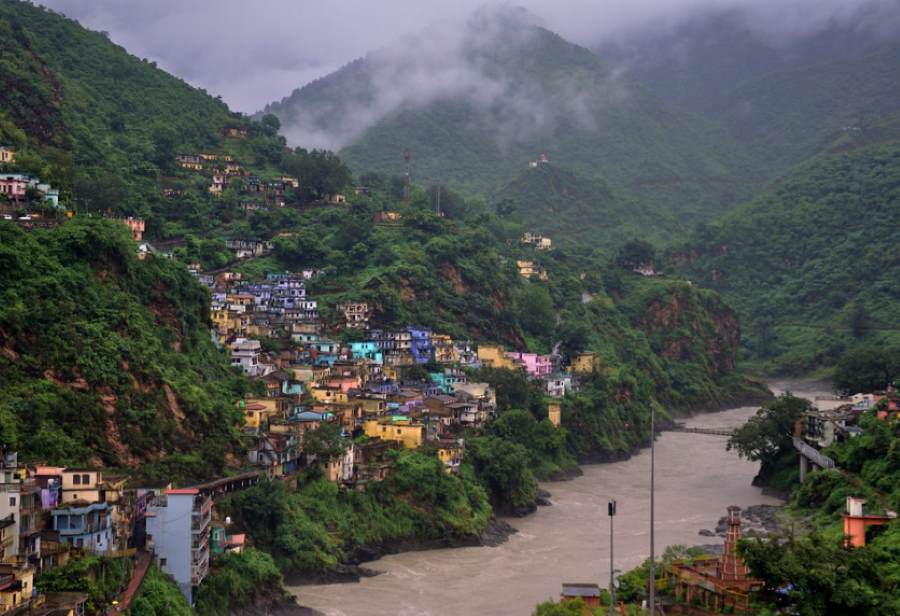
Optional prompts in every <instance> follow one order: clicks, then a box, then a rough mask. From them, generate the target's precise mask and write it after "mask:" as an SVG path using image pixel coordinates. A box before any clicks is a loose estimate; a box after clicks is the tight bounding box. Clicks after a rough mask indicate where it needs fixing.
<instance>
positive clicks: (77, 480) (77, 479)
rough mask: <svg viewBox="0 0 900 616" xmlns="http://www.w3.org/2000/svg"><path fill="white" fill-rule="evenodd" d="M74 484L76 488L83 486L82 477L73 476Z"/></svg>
mask: <svg viewBox="0 0 900 616" xmlns="http://www.w3.org/2000/svg"><path fill="white" fill-rule="evenodd" d="M72 483H74V484H75V485H76V486H80V485H81V475H75V476H73V477H72Z"/></svg>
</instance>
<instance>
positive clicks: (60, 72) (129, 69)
mask: <svg viewBox="0 0 900 616" xmlns="http://www.w3.org/2000/svg"><path fill="white" fill-rule="evenodd" d="M228 129H233V131H232V132H231V133H229V132H228ZM276 130H277V127H272V126H267V125H262V124H260V123H252V122H250V121H248V120H247V119H245V118H243V117H242V116H241V114H236V113H232V112H231V111H230V110H229V109H228V107H227V106H226V105H225V104H224V103H223V102H222V101H221V100H219V99H218V98H213V97H212V96H210V95H208V94H207V93H206V92H205V91H203V90H200V89H197V88H194V87H192V86H190V85H188V84H187V83H185V82H184V81H182V80H180V79H178V78H176V77H174V76H172V75H170V74H168V73H166V72H164V71H162V70H160V69H158V68H156V66H155V64H154V63H153V62H149V61H147V60H141V59H139V58H136V57H134V56H132V55H130V54H129V53H128V52H127V51H126V50H125V49H123V48H122V47H120V46H118V45H115V44H114V43H112V42H111V41H109V40H108V39H107V38H106V36H104V35H103V34H102V33H99V32H92V31H90V30H87V29H85V28H83V27H81V26H80V25H79V24H78V23H77V22H75V21H73V20H70V19H67V18H65V17H63V16H62V15H59V14H56V13H54V12H52V11H50V10H48V9H45V8H42V7H39V6H35V5H32V4H29V3H25V2H20V1H18V0H15V1H5V2H2V3H0V144H2V145H10V146H13V147H14V148H15V150H16V164H15V166H14V167H12V168H9V167H8V168H7V169H6V170H8V171H20V172H25V173H29V174H31V175H34V176H37V177H39V178H40V179H41V180H43V181H45V182H49V183H51V184H52V185H53V186H55V187H58V188H61V202H62V203H64V204H65V206H66V207H67V208H68V209H69V210H73V211H76V212H82V213H84V212H92V213H98V212H103V213H110V214H115V215H136V216H141V217H143V218H144V219H145V220H146V222H147V235H148V236H149V237H150V238H151V239H157V238H160V237H183V236H184V235H185V234H188V233H210V232H213V231H220V230H221V229H222V228H223V227H224V226H226V225H228V224H229V223H230V222H231V221H232V220H233V219H235V218H240V217H241V211H240V207H239V205H238V196H237V194H236V193H237V190H236V189H235V190H231V191H229V190H228V188H231V185H230V184H229V186H227V187H226V190H224V193H225V194H224V195H223V196H222V198H217V197H216V196H215V195H212V194H210V191H209V190H208V188H209V186H210V182H211V178H212V175H213V172H214V171H215V170H216V169H217V168H218V169H219V173H222V172H221V168H222V166H223V164H224V163H222V162H218V163H214V164H209V163H207V164H205V165H204V168H203V169H202V171H199V170H198V171H189V170H185V169H183V168H181V167H179V165H178V163H177V160H176V156H177V155H193V156H199V155H200V154H201V153H211V154H214V155H217V156H219V157H220V160H221V156H222V155H227V156H230V157H232V159H233V161H234V162H235V164H237V165H238V166H239V167H240V170H241V172H242V173H246V174H255V175H256V176H259V177H260V178H261V180H262V181H263V182H265V181H267V180H269V179H271V178H273V177H280V176H281V175H282V174H283V173H285V172H287V173H290V174H292V175H294V176H296V175H300V174H301V172H302V175H304V177H305V179H306V182H305V184H304V186H303V187H302V189H301V190H300V191H298V194H297V195H294V196H296V197H297V198H299V197H300V196H301V195H300V194H299V192H303V196H305V197H306V198H315V197H320V196H321V195H320V194H319V192H321V191H320V190H318V191H317V187H318V188H319V189H320V186H321V185H320V184H319V182H318V180H320V179H322V178H323V177H324V175H325V173H327V172H326V171H321V170H320V169H318V168H313V167H315V165H316V164H317V163H318V162H321V161H322V160H324V159H325V158H327V157H324V156H317V157H312V156H307V155H306V153H300V154H298V153H295V152H292V151H290V150H287V149H286V148H285V142H284V139H283V138H281V137H278V136H277V135H276ZM312 158H315V160H311V159H312ZM229 180H231V178H229ZM164 189H171V190H174V191H175V192H176V193H178V195H179V196H178V197H177V198H166V197H165V196H164V192H163V190H164ZM241 232H242V230H241V229H237V230H235V233H241Z"/></svg>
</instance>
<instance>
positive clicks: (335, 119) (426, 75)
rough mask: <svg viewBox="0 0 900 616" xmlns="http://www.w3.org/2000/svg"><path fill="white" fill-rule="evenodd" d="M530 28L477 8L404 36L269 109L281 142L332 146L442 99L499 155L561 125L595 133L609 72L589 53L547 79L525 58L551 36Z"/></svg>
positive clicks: (610, 85)
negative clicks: (489, 141)
mask: <svg viewBox="0 0 900 616" xmlns="http://www.w3.org/2000/svg"><path fill="white" fill-rule="evenodd" d="M538 23H541V20H540V18H538V17H537V16H535V15H533V14H531V13H529V12H528V11H526V10H524V9H511V8H507V7H503V8H495V7H484V8H481V9H480V10H478V11H476V12H475V13H473V14H471V15H469V16H467V17H466V18H459V19H452V20H449V19H448V20H444V21H442V22H441V23H440V24H432V25H430V26H427V27H425V28H424V29H423V30H422V31H420V32H419V33H417V34H416V35H407V36H404V37H402V38H401V39H400V40H398V41H396V42H395V43H394V44H392V45H390V46H388V47H385V48H383V49H380V50H378V51H375V52H372V53H371V54H369V55H367V56H366V58H365V60H364V61H358V62H354V63H353V64H351V65H350V66H348V67H346V68H345V69H344V70H343V71H342V72H341V74H340V78H339V79H337V80H323V81H322V82H317V83H313V84H311V85H310V86H308V87H307V88H305V89H304V91H303V92H302V93H301V94H299V95H298V96H296V97H294V96H292V97H290V98H288V99H285V100H283V101H281V102H280V103H276V104H274V105H272V106H271V107H269V108H267V111H270V112H272V113H275V114H276V115H278V116H279V118H280V119H281V122H282V133H283V134H284V135H285V136H286V137H287V138H288V141H289V143H292V144H297V145H303V146H304V147H307V148H327V149H333V150H338V149H340V148H341V147H343V146H345V145H347V144H349V143H351V142H353V141H354V140H355V139H356V138H357V137H358V136H359V135H360V134H361V133H363V132H364V131H365V130H366V129H367V128H369V127H371V126H372V125H374V124H376V123H377V122H378V121H379V120H381V119H383V118H385V117H387V116H390V115H391V114H394V113H397V112H401V111H406V112H408V111H409V110H415V109H418V108H421V107H424V106H426V105H428V104H430V103H435V102H446V101H462V102H464V103H465V105H466V106H465V107H462V108H460V107H458V106H456V107H454V108H453V109H452V110H450V111H448V112H449V113H454V114H455V117H453V118H452V119H451V120H449V121H452V122H456V123H457V124H462V126H461V128H464V129H468V130H470V131H477V132H482V133H487V134H490V135H492V136H493V137H495V145H496V146H497V147H498V148H501V149H506V148H507V147H508V146H510V145H511V144H513V143H517V142H519V143H522V142H527V141H528V140H529V139H530V138H532V137H533V136H535V135H536V134H547V133H550V132H552V131H553V130H555V129H556V128H558V127H559V126H561V125H562V124H563V123H567V124H568V125H571V126H574V127H576V128H578V129H581V130H593V129H595V128H596V123H595V118H596V112H597V109H598V107H599V106H601V105H603V104H604V101H605V100H606V99H608V98H609V97H611V96H612V95H613V94H614V93H615V90H617V89H619V88H620V86H619V85H618V84H617V76H616V75H613V74H604V73H603V71H602V70H601V65H600V63H599V62H598V61H597V60H596V58H594V57H593V56H591V55H590V53H589V52H587V51H585V52H584V54H583V57H582V58H581V64H578V63H573V64H572V65H571V66H569V67H568V68H567V70H566V71H565V72H564V73H563V74H556V73H553V72H552V69H554V68H558V65H557V64H554V63H551V64H552V68H551V71H550V72H551V74H549V75H548V74H547V73H548V69H547V67H546V66H543V65H542V64H541V58H535V57H532V54H536V55H540V53H541V51H544V50H548V51H547V53H556V52H557V51H558V49H559V46H558V45H551V46H549V47H547V41H541V40H535V39H536V38H537V37H550V36H551V35H548V34H546V33H544V32H541V31H539V30H538V29H536V28H533V27H531V26H533V25H536V24H538ZM542 45H543V46H542ZM536 49H537V50H538V51H535V50H536ZM586 58H587V61H586ZM532 63H533V64H534V66H533V67H532V66H531V64H532ZM585 71H588V72H589V73H590V74H589V76H585ZM599 89H605V92H600V91H599ZM460 109H467V110H469V111H470V113H465V114H460V111H459V110H460Z"/></svg>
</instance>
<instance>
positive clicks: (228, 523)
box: [225, 515, 231, 526]
mask: <svg viewBox="0 0 900 616" xmlns="http://www.w3.org/2000/svg"><path fill="white" fill-rule="evenodd" d="M225 524H226V525H228V526H230V525H231V516H230V515H228V516H225Z"/></svg>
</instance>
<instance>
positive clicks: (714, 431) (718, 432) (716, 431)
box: [666, 424, 734, 436]
mask: <svg viewBox="0 0 900 616" xmlns="http://www.w3.org/2000/svg"><path fill="white" fill-rule="evenodd" d="M666 430H667V431H669V432H687V433H689V434H711V435H713V436H732V435H733V434H734V430H727V429H724V428H699V427H698V428H689V427H688V426H685V425H682V424H675V425H674V426H672V427H671V428H666Z"/></svg>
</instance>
